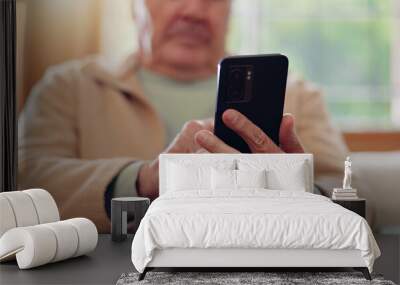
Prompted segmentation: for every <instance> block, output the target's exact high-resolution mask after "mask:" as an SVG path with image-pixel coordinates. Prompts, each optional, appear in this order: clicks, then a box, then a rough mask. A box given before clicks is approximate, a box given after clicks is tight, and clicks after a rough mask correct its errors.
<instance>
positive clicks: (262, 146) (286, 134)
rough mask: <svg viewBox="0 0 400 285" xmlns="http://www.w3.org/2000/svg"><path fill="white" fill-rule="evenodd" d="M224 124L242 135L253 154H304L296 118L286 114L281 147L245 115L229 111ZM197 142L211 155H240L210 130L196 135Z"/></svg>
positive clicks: (280, 134) (224, 117) (281, 127)
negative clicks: (295, 126)
mask: <svg viewBox="0 0 400 285" xmlns="http://www.w3.org/2000/svg"><path fill="white" fill-rule="evenodd" d="M222 120H223V122H224V124H225V125H226V126H227V127H228V128H230V129H232V130H233V131H234V132H236V133H237V134H238V135H240V136H241V137H242V138H243V140H244V141H245V142H246V143H247V145H248V146H249V148H250V150H251V151H252V152H253V153H283V152H286V153H303V152H304V149H303V147H302V146H301V143H300V142H299V140H298V138H297V135H296V133H295V131H294V118H293V116H292V115H290V114H285V115H284V116H283V118H282V123H281V126H280V131H279V141H280V146H277V145H276V144H275V143H274V142H273V141H272V140H271V139H270V138H269V137H268V136H267V135H266V134H265V133H264V132H263V131H262V130H261V129H260V128H259V127H257V126H256V125H254V124H253V123H252V122H251V121H250V120H249V119H247V118H246V117H245V116H244V115H243V114H241V113H239V112H238V111H236V110H233V109H229V110H226V111H225V112H224V114H223V115H222ZM195 141H196V143H197V144H198V145H199V146H200V147H201V148H204V149H205V150H207V151H208V152H211V153H238V151H237V150H236V149H234V148H232V147H230V146H228V145H227V144H225V143H224V142H223V141H221V140H220V139H219V138H218V137H216V136H215V135H214V134H213V133H212V132H211V131H209V130H201V131H199V132H197V133H196V134H195Z"/></svg>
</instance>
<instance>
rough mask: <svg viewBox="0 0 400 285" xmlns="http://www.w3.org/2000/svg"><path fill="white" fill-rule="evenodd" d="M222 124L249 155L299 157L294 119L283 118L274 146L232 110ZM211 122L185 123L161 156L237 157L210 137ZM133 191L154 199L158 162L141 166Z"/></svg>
mask: <svg viewBox="0 0 400 285" xmlns="http://www.w3.org/2000/svg"><path fill="white" fill-rule="evenodd" d="M222 120H223V122H224V124H225V125H226V126H227V127H229V128H231V129H232V130H233V131H235V132H236V133H237V134H238V135H240V136H241V137H242V138H243V140H244V141H245V142H246V143H247V144H248V146H249V147H250V150H251V151H252V152H253V153H283V152H286V153H303V152H304V149H303V147H302V146H301V144H300V142H299V140H298V138H297V135H296V133H295V131H294V118H293V116H292V115H290V114H285V115H284V116H283V118H282V123H281V127H280V132H279V141H280V146H277V145H276V144H275V143H274V142H273V141H272V140H271V139H270V138H269V137H268V136H267V135H266V134H265V133H264V132H263V131H262V130H261V129H260V128H259V127H257V126H256V125H254V124H253V123H252V122H251V121H250V120H249V119H247V118H246V117H245V116H244V115H242V114H241V113H239V112H238V111H235V110H232V109H230V110H227V111H225V112H224V114H223V116H222ZM213 130H214V122H213V120H211V119H208V120H202V121H200V120H196V121H190V122H187V123H186V124H185V125H184V126H183V128H182V130H181V132H180V133H179V134H178V135H177V136H176V137H175V139H174V141H173V142H172V143H171V144H170V145H169V147H168V148H167V149H166V150H165V152H164V153H200V152H210V153H238V152H239V151H238V150H236V149H234V148H232V147H230V146H228V145H227V144H225V143H224V142H223V141H221V140H220V139H219V138H218V137H216V136H215V135H214V134H213ZM137 190H138V194H139V195H140V196H145V197H149V198H156V197H157V196H158V159H155V160H154V161H152V162H150V163H146V164H144V165H143V166H142V167H141V169H140V171H139V175H138V180H137Z"/></svg>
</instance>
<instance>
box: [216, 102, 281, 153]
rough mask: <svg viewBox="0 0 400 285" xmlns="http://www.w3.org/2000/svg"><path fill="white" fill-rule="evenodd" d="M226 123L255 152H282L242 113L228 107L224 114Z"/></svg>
mask: <svg viewBox="0 0 400 285" xmlns="http://www.w3.org/2000/svg"><path fill="white" fill-rule="evenodd" d="M222 120H223V121H224V123H225V125H226V126H227V127H228V128H230V129H232V130H233V131H234V132H236V133H237V134H238V135H239V136H241V137H242V139H243V140H244V141H245V142H246V143H247V145H248V146H249V148H250V150H251V151H252V152H253V153H281V152H282V150H281V149H280V148H279V147H278V146H277V145H276V144H275V143H274V142H273V141H272V140H271V139H270V138H269V137H268V136H267V135H266V134H265V133H264V132H263V130H261V129H260V128H259V127H258V126H256V125H255V124H254V123H253V122H251V121H250V120H249V119H248V118H247V117H246V116H244V115H243V114H242V113H240V112H238V111H236V110H234V109H228V110H226V111H225V112H224V113H223V114H222Z"/></svg>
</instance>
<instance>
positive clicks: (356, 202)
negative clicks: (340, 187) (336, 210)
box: [332, 198, 366, 218]
mask: <svg viewBox="0 0 400 285" xmlns="http://www.w3.org/2000/svg"><path fill="white" fill-rule="evenodd" d="M332 202H334V203H336V204H339V205H340V206H342V207H344V208H346V209H348V210H350V211H353V212H354V213H356V214H359V215H360V216H361V217H363V218H365V208H366V200H365V199H363V198H357V199H352V200H336V199H332Z"/></svg>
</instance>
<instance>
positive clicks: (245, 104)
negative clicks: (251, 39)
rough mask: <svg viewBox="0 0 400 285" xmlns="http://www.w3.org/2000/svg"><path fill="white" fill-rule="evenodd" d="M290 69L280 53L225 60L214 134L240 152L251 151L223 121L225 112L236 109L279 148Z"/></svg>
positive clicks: (219, 74)
mask: <svg viewBox="0 0 400 285" xmlns="http://www.w3.org/2000/svg"><path fill="white" fill-rule="evenodd" d="M288 66H289V60H288V58H287V57H286V56H284V55H281V54H268V55H249V56H232V57H226V58H224V59H222V60H221V62H220V63H219V65H218V91H217V92H218V94H217V104H216V111H215V126H214V134H215V135H216V136H217V137H219V138H220V139H221V140H222V141H224V142H225V143H226V144H227V145H229V146H231V147H233V148H235V149H237V150H238V151H240V152H243V153H250V152H251V151H250V148H249V147H248V145H247V144H246V142H245V141H244V140H243V139H242V138H241V137H240V136H239V135H237V134H236V133H235V132H233V131H232V130H231V129H230V128H228V127H227V126H225V124H224V123H223V121H222V114H223V113H224V112H225V110H227V109H235V110H237V111H239V112H240V113H242V114H243V115H245V116H246V117H247V118H248V119H249V120H250V121H252V122H253V123H254V124H255V125H257V126H258V127H259V128H261V129H262V130H263V131H264V132H265V134H267V135H268V136H269V137H270V138H271V139H272V140H273V141H274V142H275V144H276V145H278V146H279V128H280V125H281V121H282V115H283V106H284V103H285V92H286V81H287V75H288Z"/></svg>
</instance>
